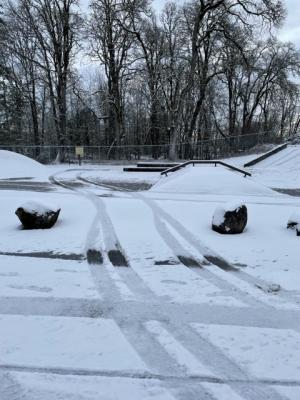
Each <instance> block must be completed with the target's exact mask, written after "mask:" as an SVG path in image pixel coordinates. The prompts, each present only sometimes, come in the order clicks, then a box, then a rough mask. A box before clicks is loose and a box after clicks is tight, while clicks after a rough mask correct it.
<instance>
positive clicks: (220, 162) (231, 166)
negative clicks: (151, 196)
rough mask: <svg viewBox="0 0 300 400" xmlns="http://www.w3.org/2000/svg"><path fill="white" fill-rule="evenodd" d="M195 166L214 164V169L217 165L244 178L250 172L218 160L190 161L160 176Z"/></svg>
mask: <svg viewBox="0 0 300 400" xmlns="http://www.w3.org/2000/svg"><path fill="white" fill-rule="evenodd" d="M195 164H214V166H215V167H216V166H217V165H222V166H223V167H226V168H228V169H232V170H233V171H237V172H240V173H241V174H243V175H244V176H245V177H246V176H251V174H250V172H247V171H244V170H243V169H240V168H237V167H235V166H234V165H231V164H227V163H225V162H223V161H219V160H210V161H205V160H191V161H186V162H184V163H181V164H178V165H176V166H175V167H171V168H168V169H166V170H165V171H163V172H161V175H166V176H167V175H168V173H170V172H175V171H178V170H179V169H181V168H185V167H186V166H188V165H193V167H194V166H195Z"/></svg>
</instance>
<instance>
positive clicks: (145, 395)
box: [12, 372, 175, 400]
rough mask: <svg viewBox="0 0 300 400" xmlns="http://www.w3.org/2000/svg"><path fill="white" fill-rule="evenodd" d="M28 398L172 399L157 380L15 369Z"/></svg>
mask: <svg viewBox="0 0 300 400" xmlns="http://www.w3.org/2000/svg"><path fill="white" fill-rule="evenodd" d="M12 377H13V378H14V379H15V380H16V381H17V382H18V384H19V385H21V387H22V388H23V390H24V392H25V393H28V394H29V395H30V400H41V399H43V400H54V399H55V400H95V399H97V400H124V399H130V400H154V399H155V400H175V398H174V397H173V396H172V395H171V394H170V393H169V392H168V391H167V390H166V389H165V388H163V387H161V386H162V385H161V383H160V382H159V381H158V380H156V379H151V380H149V379H142V380H141V379H133V378H125V377H124V378H123V377H122V378H119V377H116V378H111V377H101V376H92V377H89V376H71V375H68V376H62V375H54V374H42V373H39V374H37V373H24V372H14V373H12Z"/></svg>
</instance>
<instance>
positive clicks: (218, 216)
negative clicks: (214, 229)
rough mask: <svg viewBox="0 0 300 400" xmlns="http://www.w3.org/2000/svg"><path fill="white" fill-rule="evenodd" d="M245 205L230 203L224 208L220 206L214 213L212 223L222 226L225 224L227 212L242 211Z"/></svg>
mask: <svg viewBox="0 0 300 400" xmlns="http://www.w3.org/2000/svg"><path fill="white" fill-rule="evenodd" d="M243 205H244V203H243V202H238V201H236V202H229V203H226V204H225V205H224V206H218V207H217V208H216V209H215V211H214V213H213V219H212V223H213V224H214V225H217V226H219V225H221V224H223V222H224V217H225V214H226V212H227V211H234V210H238V209H240V208H241V207H242V206H243Z"/></svg>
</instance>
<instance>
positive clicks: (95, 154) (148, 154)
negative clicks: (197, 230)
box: [0, 132, 284, 164]
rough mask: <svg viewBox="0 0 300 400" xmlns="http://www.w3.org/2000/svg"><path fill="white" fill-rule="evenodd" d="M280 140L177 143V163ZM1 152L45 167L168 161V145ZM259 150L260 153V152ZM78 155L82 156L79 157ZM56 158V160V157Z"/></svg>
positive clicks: (250, 137) (259, 137)
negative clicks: (28, 158)
mask: <svg viewBox="0 0 300 400" xmlns="http://www.w3.org/2000/svg"><path fill="white" fill-rule="evenodd" d="M283 141H284V140H283V138H282V137H277V136H274V134H271V133H270V132H267V133H259V134H247V135H239V136H232V137H226V138H218V139H210V140H202V141H200V142H197V143H179V144H177V145H176V154H177V158H178V160H191V159H198V160H211V159H220V158H225V157H231V156H234V155H239V154H249V153H251V152H253V153H254V152H256V151H259V149H258V147H260V146H262V145H264V144H280V143H282V142H283ZM0 149H2V150H9V151H14V152H16V153H20V154H23V155H25V156H27V157H30V158H33V159H35V160H37V161H40V162H42V163H44V164H50V163H53V162H55V161H57V160H58V158H60V160H61V161H63V162H66V163H70V164H72V163H77V162H78V158H79V157H80V160H81V161H82V162H85V163H99V162H109V161H120V162H121V161H128V162H130V161H133V162H135V161H140V160H141V161H153V160H168V159H169V151H170V145H169V144H162V145H122V146H84V145H82V146H74V145H72V146H52V145H51V146H50V145H49V146H48V145H43V146H28V145H11V146H0ZM260 150H261V149H260ZM78 153H80V154H81V155H80V156H78ZM58 155H59V156H58Z"/></svg>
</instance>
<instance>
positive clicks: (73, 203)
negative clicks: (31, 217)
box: [0, 190, 95, 254]
mask: <svg viewBox="0 0 300 400" xmlns="http://www.w3.org/2000/svg"><path fill="white" fill-rule="evenodd" d="M34 196H35V199H36V201H37V202H38V203H41V204H44V203H45V204H55V203H59V204H60V207H61V212H60V216H59V219H58V221H57V223H56V224H55V225H54V227H53V228H51V229H43V230H41V229H38V230H32V231H30V232H29V231H28V230H22V229H20V224H19V221H18V218H17V217H16V215H15V210H16V209H17V208H18V207H19V205H20V203H22V201H24V202H25V203H26V201H31V200H32V193H30V192H21V193H20V192H16V194H14V192H12V191H4V190H3V191H1V197H0V209H1V213H2V216H1V219H2V220H1V224H0V251H1V252H21V253H22V252H25V253H28V252H52V253H60V254H83V253H84V252H85V248H86V235H87V233H86V231H87V230H88V229H89V227H90V226H91V224H92V222H93V219H94V217H95V209H94V208H93V206H92V205H91V204H90V202H89V201H88V200H86V199H85V198H83V197H77V196H74V195H72V194H62V193H59V194H56V193H35V195H34ZM20 199H22V201H20Z"/></svg>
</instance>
